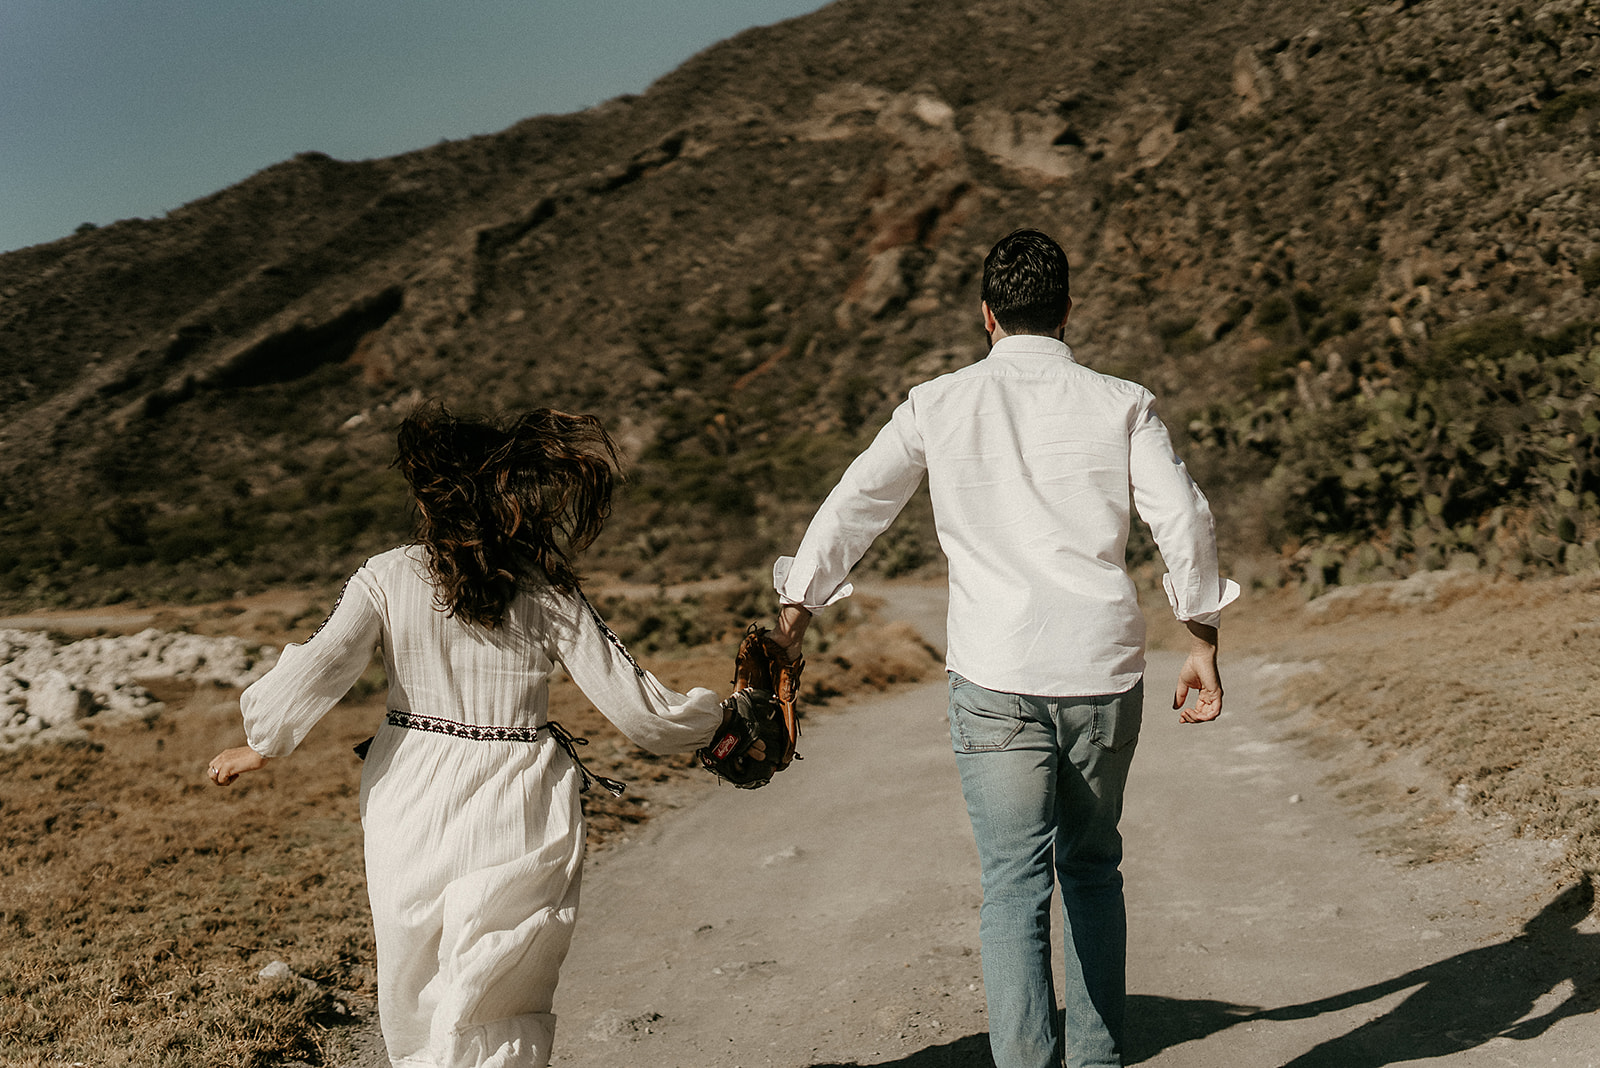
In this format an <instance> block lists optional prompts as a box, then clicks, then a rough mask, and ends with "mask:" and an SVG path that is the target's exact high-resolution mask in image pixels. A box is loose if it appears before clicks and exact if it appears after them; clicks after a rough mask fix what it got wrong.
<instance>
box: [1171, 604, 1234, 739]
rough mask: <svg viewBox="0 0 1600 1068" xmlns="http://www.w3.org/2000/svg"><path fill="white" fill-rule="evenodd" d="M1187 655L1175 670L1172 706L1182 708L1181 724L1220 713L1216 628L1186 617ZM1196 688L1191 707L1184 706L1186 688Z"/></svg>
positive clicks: (1187, 690) (1220, 689)
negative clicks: (1187, 630) (1176, 680)
mask: <svg viewBox="0 0 1600 1068" xmlns="http://www.w3.org/2000/svg"><path fill="white" fill-rule="evenodd" d="M1184 625H1185V626H1186V627H1188V628H1189V658H1188V659H1187V660H1185V661H1184V662H1183V667H1181V668H1180V669H1178V688H1177V690H1176V691H1175V692H1174V693H1173V696H1172V707H1173V708H1176V709H1181V710H1182V715H1181V716H1179V718H1180V719H1181V720H1182V721H1183V722H1184V723H1208V722H1210V721H1211V720H1214V719H1216V718H1217V717H1218V716H1220V715H1222V674H1221V672H1219V671H1218V670H1217V628H1216V627H1208V626H1206V625H1205V624H1203V623H1196V622H1194V621H1193V620H1188V621H1186V622H1185V624H1184ZM1190 690H1194V691H1196V694H1195V702H1194V707H1193V708H1184V707H1183V705H1184V702H1185V701H1187V700H1188V699H1189V691H1190Z"/></svg>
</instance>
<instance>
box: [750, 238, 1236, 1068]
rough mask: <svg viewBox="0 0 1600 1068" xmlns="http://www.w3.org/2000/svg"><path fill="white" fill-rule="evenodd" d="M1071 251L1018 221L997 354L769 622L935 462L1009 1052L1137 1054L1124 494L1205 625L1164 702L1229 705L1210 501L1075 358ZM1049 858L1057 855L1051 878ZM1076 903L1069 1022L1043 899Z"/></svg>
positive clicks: (1140, 627) (1003, 1055)
mask: <svg viewBox="0 0 1600 1068" xmlns="http://www.w3.org/2000/svg"><path fill="white" fill-rule="evenodd" d="M1071 309H1072V301H1071V298H1070V296H1069V294H1068V267H1067V257H1066V254H1065V253H1064V252H1062V250H1061V247H1060V246H1059V245H1057V244H1056V243H1055V242H1054V241H1053V240H1051V239H1050V238H1049V237H1047V236H1046V235H1044V234H1042V233H1040V232H1038V231H1036V230H1019V231H1017V232H1016V233H1013V234H1011V235H1009V236H1008V237H1006V238H1005V239H1003V240H1002V241H1001V242H1000V243H999V244H997V245H995V247H994V249H993V250H992V251H991V252H990V253H989V256H988V258H987V259H986V260H985V261H984V267H983V292H982V314H983V324H984V329H985V330H986V332H987V333H988V335H989V339H990V343H991V348H990V351H989V355H988V357H987V358H986V359H984V360H982V361H980V362H978V363H976V364H974V365H972V366H970V367H966V368H963V369H961V370H959V371H956V372H953V373H951V374H947V375H944V376H942V377H940V378H936V379H934V380H932V381H930V382H925V383H923V384H921V385H919V386H917V387H915V388H914V389H912V390H911V393H910V396H909V397H908V398H907V399H906V401H905V402H904V403H903V404H901V405H900V407H899V408H897V409H896V410H895V412H894V415H893V417H892V418H891V419H890V421H889V424H888V425H887V426H885V427H884V428H883V430H882V431H881V432H880V433H879V434H878V437H877V439H876V440H875V441H874V442H873V443H872V445H871V446H870V447H869V448H868V449H867V450H866V451H865V452H863V453H862V454H861V455H860V456H859V457H857V458H856V460H855V462H854V463H852V464H851V465H850V468H849V469H848V470H847V471H846V472H845V474H844V477H843V478H842V479H841V480H840V482H839V485H838V486H837V487H836V488H835V489H834V491H833V492H832V493H831V494H830V495H829V496H828V499H827V500H826V501H825V502H824V503H823V505H822V507H821V509H819V510H818V512H817V514H816V516H815V517H814V518H813V519H812V521H811V526H810V528H809V529H808V530H807V531H806V535H805V538H804V539H803V540H802V541H801V543H800V548H799V550H798V551H797V552H796V554H795V555H794V557H792V558H791V557H785V558H783V559H781V560H779V561H778V563H777V564H776V566H775V567H774V568H773V578H774V584H775V585H776V587H777V591H778V594H779V599H780V601H781V602H782V608H781V609H780V612H779V622H778V629H777V633H776V637H777V639H778V641H779V642H780V643H781V644H783V645H784V646H785V647H787V648H788V649H789V650H790V652H791V655H794V654H797V653H798V650H799V645H800V641H801V638H802V637H803V635H804V633H805V629H806V625H807V623H808V622H809V620H810V618H811V613H812V612H813V611H815V610H816V609H819V608H822V607H824V606H826V605H829V604H832V603H833V602H835V601H837V600H839V599H840V598H842V597H845V596H847V595H848V594H849V593H850V592H851V586H850V585H849V584H848V583H847V582H846V581H845V578H846V576H847V575H848V573H849V571H850V569H851V568H852V567H853V566H854V565H855V564H856V562H857V561H858V560H860V558H861V555H862V554H863V553H864V552H866V550H867V547H868V546H869V545H871V544H872V541H873V539H874V538H876V537H877V536H878V535H879V534H880V533H882V532H883V530H884V529H885V528H887V527H888V525H889V524H890V523H891V522H892V521H893V520H894V518H895V516H896V515H898V514H899V512H900V510H901V508H903V507H904V506H905V503H906V501H907V500H908V499H910V497H911V494H912V493H913V492H914V491H915V490H916V488H917V486H918V485H919V484H920V483H921V481H922V476H923V473H924V472H926V473H927V475H928V482H929V488H930V491H931V493H932V497H933V511H934V522H935V525H936V526H937V528H938V534H939V543H940V545H941V546H942V547H943V549H944V552H945V555H946V557H947V559H948V561H949V581H950V609H949V628H948V635H949V651H948V654H947V658H946V663H947V667H948V668H949V673H950V713H949V714H950V733H951V740H952V743H953V745H954V747H955V752H956V763H957V765H958V767H959V769H960V772H961V785H962V792H963V794H964V795H965V797H966V801H967V810H968V812H969V814H970V815H971V817H972V829H973V833H974V835H975V837H976V839H977V844H978V856H979V860H980V863H981V866H982V872H983V910H982V914H981V923H980V938H981V941H982V946H983V978H984V988H985V991H986V995H987V998H988V1003H989V1041H990V1045H991V1048H992V1049H993V1051H994V1059H995V1064H996V1065H997V1066H998V1068H1045V1066H1050V1068H1058V1066H1059V1065H1061V1064H1062V1061H1063V1057H1065V1060H1066V1063H1067V1064H1068V1065H1069V1066H1071V1068H1090V1066H1104V1065H1121V1064H1122V1032H1123V1004H1124V1000H1125V996H1126V995H1125V987H1126V982H1125V972H1126V969H1125V958H1126V943H1127V920H1126V913H1125V910H1124V906H1123V898H1122V873H1121V871H1120V864H1121V860H1122V838H1121V835H1120V834H1119V833H1118V831H1117V821H1118V819H1119V818H1120V816H1121V812H1122V791H1123V785H1124V783H1125V781H1126V778H1127V774H1128V766H1129V763H1130V762H1131V760H1132V758H1133V750H1134V743H1135V742H1136V741H1137V738H1138V732H1139V725H1140V717H1141V706H1142V701H1143V681H1142V680H1143V672H1144V621H1143V617H1142V616H1141V615H1140V611H1139V606H1138V603H1137V599H1136V594H1135V590H1134V586H1133V582H1132V581H1131V580H1130V578H1129V576H1128V573H1127V569H1126V565H1125V562H1124V549H1125V547H1126V544H1127V538H1128V527H1129V504H1130V497H1131V502H1132V504H1133V505H1134V506H1135V507H1137V509H1138V512H1139V515H1140V518H1142V519H1143V520H1144V521H1145V522H1146V523H1147V524H1148V525H1149V526H1150V528H1151V531H1152V533H1153V534H1154V535H1155V539H1156V544H1157V546H1158V547H1159V548H1160V550H1161V555H1162V558H1163V560H1164V561H1165V563H1166V565H1167V568H1168V572H1169V573H1168V574H1167V576H1166V577H1165V579H1164V584H1165V586H1166V590H1167V596H1168V598H1169V599H1170V601H1171V602H1172V608H1173V611H1174V613H1175V614H1176V615H1177V618H1178V619H1180V620H1183V621H1184V622H1185V623H1186V624H1187V626H1188V630H1189V633H1190V635H1191V647H1190V651H1189V656H1188V659H1187V660H1186V661H1185V663H1184V665H1183V667H1182V670H1181V671H1180V672H1179V675H1178V682H1177V687H1176V691H1175V695H1174V701H1173V708H1175V709H1178V708H1182V707H1183V705H1184V704H1185V702H1186V700H1187V698H1188V695H1189V692H1190V691H1191V690H1197V691H1198V698H1197V701H1196V703H1195V705H1194V707H1192V708H1188V709H1185V710H1184V711H1183V712H1182V713H1181V718H1182V720H1183V721H1184V722H1188V723H1200V722H1205V721H1207V720H1212V719H1215V718H1216V717H1217V716H1218V715H1220V714H1221V712H1222V684H1221V681H1220V679H1219V676H1218V672H1217V631H1216V627H1217V623H1218V620H1219V618H1220V616H1221V609H1222V607H1223V606H1224V605H1225V604H1227V603H1228V602H1230V601H1232V600H1233V598H1234V597H1236V596H1238V587H1237V586H1236V585H1234V584H1233V583H1232V582H1224V581H1222V580H1220V579H1219V578H1218V575H1217V560H1216V541H1215V534H1214V531H1213V525H1212V520H1211V512H1210V508H1209V506H1208V505H1207V503H1206V499H1205V497H1204V496H1203V495H1202V494H1201V493H1200V491H1199V489H1198V488H1196V486H1195V484H1194V482H1193V481H1192V480H1191V479H1190V478H1189V475H1188V473H1187V471H1186V470H1185V469H1184V466H1183V463H1182V461H1180V460H1179V459H1178V458H1177V457H1176V456H1175V455H1174V454H1173V451H1172V444H1171V441H1170V439H1169V437H1168V434H1167V430H1166V428H1165V427H1164V426H1163V425H1162V423H1161V421H1160V420H1159V419H1157V418H1156V416H1155V413H1154V412H1153V411H1152V407H1151V405H1152V402H1153V400H1154V398H1153V397H1152V395H1151V394H1150V392H1149V391H1148V390H1146V389H1144V388H1143V387H1141V386H1138V385H1135V384H1133V383H1131V382H1124V381H1121V380H1119V379H1115V378H1111V377H1108V376H1106V375H1102V374H1098V373H1096V372H1094V371H1090V370H1089V369H1087V368H1085V367H1083V366H1081V365H1080V364H1078V363H1076V362H1075V361H1074V359H1073V356H1072V351H1071V350H1070V349H1069V348H1068V347H1067V346H1066V344H1064V343H1063V342H1062V340H1061V338H1062V335H1063V331H1064V328H1065V326H1066V322H1067V316H1068V314H1069V313H1070V312H1071ZM1052 868H1053V869H1054V870H1053V872H1052ZM1055 878H1059V880H1060V884H1061V892H1062V898H1063V902H1064V911H1065V921H1066V922H1065V935H1064V945H1065V956H1066V989H1065V990H1064V991H1063V996H1064V1001H1065V1008H1066V1013H1065V1028H1064V1032H1065V1034H1064V1036H1063V1033H1062V1032H1063V1029H1062V1028H1061V1027H1060V1026H1059V1025H1058V1023H1057V1020H1056V1013H1055V991H1054V989H1053V983H1052V978H1051V969H1050V913H1049V908H1050V894H1051V888H1052V884H1053V880H1054V879H1055Z"/></svg>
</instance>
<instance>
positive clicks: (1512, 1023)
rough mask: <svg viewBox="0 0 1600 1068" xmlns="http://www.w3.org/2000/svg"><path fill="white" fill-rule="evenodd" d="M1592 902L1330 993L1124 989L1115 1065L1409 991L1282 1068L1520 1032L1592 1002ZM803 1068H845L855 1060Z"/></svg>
mask: <svg viewBox="0 0 1600 1068" xmlns="http://www.w3.org/2000/svg"><path fill="white" fill-rule="evenodd" d="M1593 907H1594V886H1593V884H1592V882H1591V881H1590V878H1589V877H1588V876H1585V877H1584V878H1583V879H1582V880H1580V881H1579V882H1577V883H1575V884H1574V885H1572V886H1570V887H1568V888H1567V889H1566V890H1563V891H1562V892H1561V893H1560V894H1558V895H1557V896H1556V897H1555V899H1554V900H1552V901H1551V902H1550V903H1549V904H1548V905H1546V906H1545V907H1544V908H1543V909H1541V910H1540V912H1539V914H1538V915H1537V916H1535V917H1533V919H1531V920H1529V921H1528V922H1527V923H1525V924H1523V925H1522V930H1521V932H1519V933H1518V934H1516V935H1514V936H1512V937H1511V938H1510V939H1508V940H1506V941H1504V942H1499V943H1496V944H1495V945H1492V946H1485V947H1483V948H1482V949H1473V950H1469V951H1467V952H1465V953H1458V954H1456V955H1455V956H1454V957H1448V958H1446V959H1445V960H1441V961H1438V962H1436V963H1434V964H1429V965H1425V966H1423V967H1421V968H1415V969H1413V970H1411V971H1409V972H1406V973H1405V974H1403V975H1397V976H1395V977H1394V978H1393V979H1386V980H1384V981H1383V982H1380V983H1373V984H1371V985H1369V986H1364V987H1360V988H1359V989H1356V990H1351V991H1347V992H1346V993H1343V994H1335V995H1333V996H1332V997H1326V998H1318V999H1317V1000H1315V1001H1306V1002H1301V1003H1300V1004H1298V1005H1285V1006H1282V1007H1280V1008H1276V1009H1258V1008H1256V1007H1255V1006H1251V1005H1235V1004H1233V1003H1231V1002H1226V1001H1206V1000H1184V999H1181V998H1164V997H1155V996H1150V995H1140V994H1135V995H1132V996H1130V997H1129V998H1128V1035H1129V1039H1128V1049H1127V1051H1126V1063H1127V1064H1130V1065H1133V1064H1139V1063H1140V1062H1142V1061H1146V1060H1149V1059H1150V1058H1151V1057H1154V1056H1155V1055H1156V1054H1158V1053H1160V1052H1161V1051H1163V1050H1166V1049H1170V1048H1172V1047H1173V1046H1178V1045H1182V1044H1183V1043H1185V1042H1193V1041H1196V1040H1198V1039H1203V1038H1206V1037H1208V1036H1210V1035H1213V1034H1216V1033H1217V1032H1219V1031H1225V1030H1227V1029H1228V1028H1230V1027H1233V1026H1234V1025H1236V1024H1240V1023H1247V1022H1249V1021H1251V1020H1306V1019H1310V1018H1311V1017H1314V1016H1320V1015H1322V1014H1324V1013H1329V1012H1340V1011H1343V1010H1344V1009H1349V1008H1353V1007H1355V1006H1357V1005H1364V1004H1367V1003H1369V1002H1373V1001H1377V1000H1378V999H1379V998H1383V997H1386V996H1388V995H1390V994H1395V993H1398V992H1400V991H1402V990H1407V989H1410V988H1411V987H1417V989H1416V990H1415V991H1414V992H1413V993H1412V994H1410V995H1409V996H1407V997H1406V999H1405V1000H1404V1001H1402V1002H1400V1004H1399V1005H1396V1006H1395V1007H1394V1008H1393V1009H1391V1010H1390V1011H1389V1012H1387V1013H1385V1014H1383V1015H1382V1016H1380V1017H1378V1018H1377V1019H1374V1020H1370V1021H1368V1022H1367V1023H1364V1024H1362V1025H1361V1026H1359V1027H1357V1028H1355V1029H1354V1030H1352V1031H1349V1032H1346V1033H1345V1034H1342V1035H1340V1036H1339V1037H1337V1038H1331V1039H1329V1040H1327V1041H1326V1042H1322V1043H1319V1044H1318V1045H1316V1046H1314V1047H1313V1048H1311V1049H1310V1050H1307V1051H1306V1052H1305V1053H1302V1054H1301V1055H1300V1056H1298V1057H1296V1058H1295V1059H1294V1060H1292V1061H1289V1062H1288V1063H1287V1064H1285V1065H1284V1066H1283V1068H1383V1066H1384V1065H1390V1064H1400V1063H1403V1062H1405V1061H1414V1060H1421V1059H1423V1058H1427V1057H1444V1056H1448V1055H1449V1054H1452V1053H1459V1052H1461V1051H1462V1050H1466V1049H1472V1048H1473V1047H1475V1046H1481V1045H1483V1044H1484V1043H1485V1042H1488V1041H1489V1040H1490V1039H1494V1038H1509V1039H1513V1040H1518V1041H1522V1040H1526V1039H1530V1038H1537V1037H1538V1036H1540V1035H1542V1034H1544V1033H1545V1032H1546V1031H1548V1030H1549V1029H1550V1028H1551V1027H1552V1026H1553V1025H1555V1024H1556V1023H1557V1022H1559V1021H1561V1020H1565V1019H1569V1018H1571V1017H1573V1016H1581V1015H1584V1014H1585V1013H1590V1012H1594V1011H1596V1010H1597V1009H1600V935H1594V934H1583V933H1581V932H1579V931H1577V930H1575V928H1576V926H1577V924H1578V923H1579V922H1580V921H1581V920H1582V919H1583V918H1584V917H1585V916H1587V915H1588V914H1589V912H1590V910H1591V909H1592V908H1593ZM1566 982H1570V983H1571V984H1572V990H1571V992H1570V993H1568V994H1566V996H1565V997H1563V998H1562V999H1561V1001H1560V1002H1558V1003H1557V1004H1555V1005H1554V1006H1552V1007H1550V1008H1549V1009H1547V1010H1546V1011H1544V1012H1542V1013H1540V1014H1539V1015H1538V1016H1534V1017H1531V1018H1527V1019H1524V1017H1527V1016H1528V1014H1529V1013H1530V1012H1532V1011H1533V1009H1534V1006H1535V1005H1536V1004H1537V1003H1538V1002H1539V1000H1540V999H1541V998H1543V997H1544V996H1545V995H1547V994H1550V993H1552V992H1554V991H1555V990H1556V989H1557V988H1558V987H1560V986H1561V985H1562V984H1563V983H1566ZM811 1068H855V1065H854V1063H853V1062H852V1063H851V1064H842V1063H830V1064H816V1065H812V1066H811ZM878 1068H994V1060H993V1059H992V1058H991V1057H990V1055H989V1036H988V1034H987V1033H986V1032H984V1033H979V1034H974V1035H967V1036H964V1037H962V1038H959V1039H956V1040H955V1041H953V1042H947V1043H944V1044H943V1045H938V1046H928V1047H925V1048H923V1049H920V1050H917V1051H916V1052H915V1053H912V1054H910V1055H909V1056H906V1057H902V1058H900V1059H899V1060H897V1061H887V1062H884V1063H883V1064H881V1065H879V1066H878Z"/></svg>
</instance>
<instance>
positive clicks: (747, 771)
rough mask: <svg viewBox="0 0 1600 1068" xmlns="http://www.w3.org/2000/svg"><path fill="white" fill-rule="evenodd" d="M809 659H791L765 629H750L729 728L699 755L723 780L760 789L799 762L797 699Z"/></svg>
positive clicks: (727, 706) (730, 703) (730, 702)
mask: <svg viewBox="0 0 1600 1068" xmlns="http://www.w3.org/2000/svg"><path fill="white" fill-rule="evenodd" d="M804 667H805V660H803V659H795V660H793V661H791V660H787V659H785V657H784V651H783V648H782V647H781V646H779V645H778V643H777V642H775V641H773V640H772V638H771V637H769V636H768V634H767V631H766V629H765V628H764V627H760V626H757V625H756V624H754V623H752V624H750V628H749V630H747V631H745V636H744V640H743V641H742V642H740V643H739V651H738V653H737V654H735V656H734V673H733V687H734V689H733V696H731V697H729V698H728V699H727V700H726V701H724V702H722V707H723V711H724V712H726V713H727V714H728V720H727V723H726V725H725V726H724V727H723V729H722V730H721V731H719V732H718V733H717V736H716V738H714V739H712V742H711V744H710V745H708V746H706V747H705V748H704V749H701V750H700V751H699V753H698V756H699V757H700V763H701V764H703V765H704V766H705V767H706V769H707V770H708V771H710V772H711V773H712V774H714V775H716V776H717V777H718V778H720V779H723V780H724V781H726V782H731V783H732V784H733V785H735V786H737V787H740V788H741V789H745V790H754V789H756V788H757V787H760V786H765V785H766V784H767V783H769V782H771V781H772V777H773V776H774V775H776V774H777V773H778V772H780V771H782V770H783V769H784V768H786V767H788V766H789V764H790V763H791V762H792V761H793V760H794V759H795V752H794V749H795V743H796V741H797V740H798V739H799V737H800V717H799V710H798V708H797V703H796V702H797V699H798V697H799V694H800V672H801V670H802V669H804Z"/></svg>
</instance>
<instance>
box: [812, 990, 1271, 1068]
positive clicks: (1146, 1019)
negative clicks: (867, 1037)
mask: <svg viewBox="0 0 1600 1068" xmlns="http://www.w3.org/2000/svg"><path fill="white" fill-rule="evenodd" d="M1258 1011H1259V1010H1258V1009H1257V1008H1256V1007H1255V1006H1254V1005H1234V1004H1232V1003H1230V1002H1226V1001H1185V1000H1182V999H1180V998H1163V997H1152V996H1148V995H1143V994H1134V995H1132V996H1131V997H1129V998H1128V1032H1129V1034H1130V1035H1134V1036H1136V1039H1135V1040H1132V1041H1130V1042H1129V1043H1128V1051H1127V1056H1126V1063H1128V1064H1130V1065H1132V1064H1138V1063H1139V1062H1141V1061H1145V1060H1148V1059H1150V1058H1151V1057H1154V1056H1155V1055H1156V1054H1157V1053H1160V1052H1161V1051H1162V1050H1164V1049H1167V1048H1168V1047H1170V1046H1177V1045H1181V1044H1182V1043H1184V1042H1192V1041H1194V1040H1195V1039H1200V1038H1205V1037H1206V1036H1207V1035H1213V1034H1216V1033H1217V1032H1218V1031H1223V1030H1226V1029H1227V1028H1229V1027H1232V1026H1233V1025H1234V1024H1236V1023H1239V1022H1241V1021H1243V1020H1248V1019H1251V1018H1252V1017H1253V1016H1254V1015H1255V1014H1256V1013H1257V1012H1258ZM811 1068H860V1065H859V1062H857V1061H849V1062H847V1063H842V1064H841V1063H830V1064H816V1065H812V1066H811ZM875 1068H994V1058H992V1057H991V1056H990V1055H989V1034H988V1032H987V1031H984V1032H980V1033H978V1034H975V1035H968V1036H967V1037H965V1038H958V1039H956V1041H954V1042H947V1043H945V1044H944V1045H942V1046H929V1047H927V1048H926V1049H919V1050H917V1051H916V1052H915V1053H912V1054H910V1055H909V1056H905V1057H902V1058H900V1059H899V1060H897V1061H883V1062H880V1063H879V1064H877V1065H876V1066H875Z"/></svg>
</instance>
